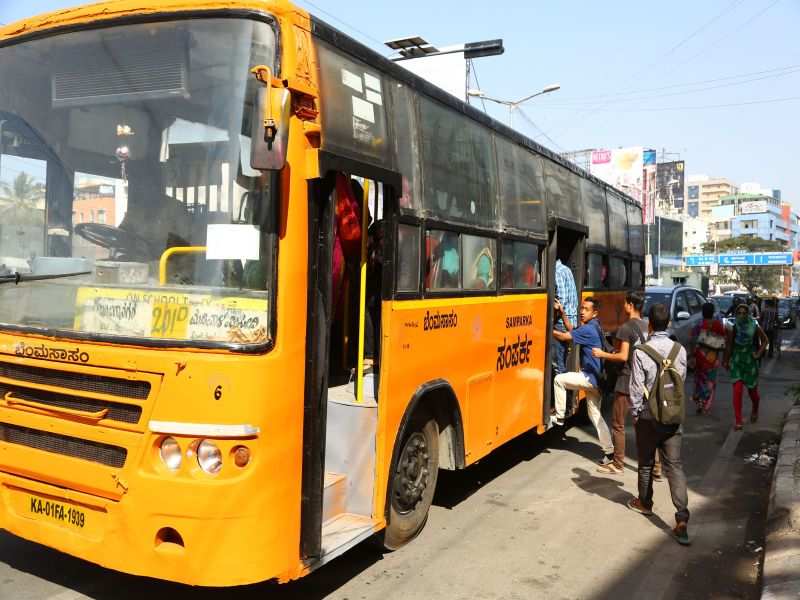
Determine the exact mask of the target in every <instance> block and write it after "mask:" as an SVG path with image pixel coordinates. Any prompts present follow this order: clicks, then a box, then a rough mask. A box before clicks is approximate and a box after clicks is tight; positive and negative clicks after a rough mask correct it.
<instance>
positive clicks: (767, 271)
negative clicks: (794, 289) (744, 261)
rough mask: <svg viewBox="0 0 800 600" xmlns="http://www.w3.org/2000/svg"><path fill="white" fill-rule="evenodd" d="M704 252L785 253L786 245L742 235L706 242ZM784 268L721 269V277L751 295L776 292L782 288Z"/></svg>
mask: <svg viewBox="0 0 800 600" xmlns="http://www.w3.org/2000/svg"><path fill="white" fill-rule="evenodd" d="M703 251H704V252H707V253H710V254H713V253H715V252H716V253H718V254H725V253H731V252H785V251H786V244H785V242H783V241H781V240H764V239H761V238H759V237H751V236H747V235H741V236H739V237H735V238H730V239H727V240H720V241H718V242H716V243H715V242H706V243H705V244H703ZM782 273H783V267H780V266H775V267H744V266H736V267H720V275H723V276H725V275H727V276H728V277H727V278H728V279H729V280H730V281H732V282H734V283H737V284H739V285H740V286H742V287H744V288H746V289H747V291H749V292H750V293H756V292H759V291H774V290H777V289H778V288H779V287H780V276H781V274H782Z"/></svg>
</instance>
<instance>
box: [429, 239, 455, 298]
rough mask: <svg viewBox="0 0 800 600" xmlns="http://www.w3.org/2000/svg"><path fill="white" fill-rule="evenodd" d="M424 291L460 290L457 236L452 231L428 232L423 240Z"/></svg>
mask: <svg viewBox="0 0 800 600" xmlns="http://www.w3.org/2000/svg"><path fill="white" fill-rule="evenodd" d="M425 253H426V262H425V264H426V267H425V268H426V271H425V289H427V290H434V291H435V290H457V289H460V288H461V260H460V259H459V254H460V252H459V244H458V234H457V233H454V232H452V231H428V233H427V237H426V239H425Z"/></svg>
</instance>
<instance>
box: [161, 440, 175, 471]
mask: <svg viewBox="0 0 800 600" xmlns="http://www.w3.org/2000/svg"><path fill="white" fill-rule="evenodd" d="M158 453H159V455H161V462H163V463H164V465H165V466H166V467H167V468H168V469H169V470H170V471H177V470H178V469H179V468H180V466H181V446H180V444H178V440H176V439H175V438H174V437H167V438H164V439H163V440H161V446H160V447H159V449H158Z"/></svg>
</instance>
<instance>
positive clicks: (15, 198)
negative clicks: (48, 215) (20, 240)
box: [0, 172, 45, 225]
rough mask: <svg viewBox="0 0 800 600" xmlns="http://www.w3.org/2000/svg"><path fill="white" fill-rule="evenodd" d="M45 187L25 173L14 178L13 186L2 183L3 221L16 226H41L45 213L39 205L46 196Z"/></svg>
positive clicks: (0, 186) (0, 200)
mask: <svg viewBox="0 0 800 600" xmlns="http://www.w3.org/2000/svg"><path fill="white" fill-rule="evenodd" d="M44 191H45V188H44V186H43V185H42V184H41V183H39V182H37V181H35V180H34V178H33V177H32V176H30V175H28V174H27V173H25V172H22V173H20V174H19V175H17V176H16V177H15V178H14V182H13V183H12V184H8V183H6V182H5V181H1V182H0V202H1V203H2V204H4V205H5V206H3V207H2V208H1V209H0V211H2V215H3V216H2V220H3V221H5V222H11V223H14V224H15V225H40V224H42V222H43V218H44V211H43V210H41V209H40V208H38V207H37V203H38V202H39V200H40V199H41V198H42V196H43V195H44Z"/></svg>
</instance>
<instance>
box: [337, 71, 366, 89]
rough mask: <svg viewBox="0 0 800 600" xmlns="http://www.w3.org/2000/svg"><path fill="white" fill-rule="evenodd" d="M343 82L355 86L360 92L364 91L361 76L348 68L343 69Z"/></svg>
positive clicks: (350, 86)
mask: <svg viewBox="0 0 800 600" xmlns="http://www.w3.org/2000/svg"><path fill="white" fill-rule="evenodd" d="M342 83H343V84H345V85H346V86H347V87H349V88H353V89H354V90H355V91H357V92H358V93H359V94H360V93H362V92H363V91H364V88H363V87H362V85H361V77H359V76H358V75H356V74H355V73H351V72H350V71H348V70H347V69H342Z"/></svg>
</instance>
